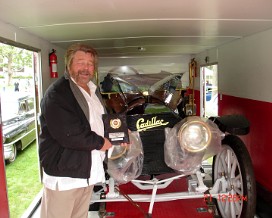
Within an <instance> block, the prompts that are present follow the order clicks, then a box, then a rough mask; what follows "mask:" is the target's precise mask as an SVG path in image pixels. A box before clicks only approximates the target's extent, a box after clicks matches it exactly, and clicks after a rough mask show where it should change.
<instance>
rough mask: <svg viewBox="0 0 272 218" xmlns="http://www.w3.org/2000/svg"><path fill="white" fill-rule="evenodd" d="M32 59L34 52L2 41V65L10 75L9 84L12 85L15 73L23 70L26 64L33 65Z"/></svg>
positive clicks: (0, 55)
mask: <svg viewBox="0 0 272 218" xmlns="http://www.w3.org/2000/svg"><path fill="white" fill-rule="evenodd" d="M32 61H33V56H32V52H30V51H28V50H25V49H22V48H18V47H15V46H12V45H6V44H2V43H0V67H1V68H3V72H4V74H7V75H8V85H11V82H12V76H13V74H14V73H15V72H20V71H22V70H23V69H24V67H25V66H27V67H32V64H33V63H32Z"/></svg>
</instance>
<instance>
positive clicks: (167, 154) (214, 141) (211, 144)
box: [164, 116, 224, 175]
mask: <svg viewBox="0 0 272 218" xmlns="http://www.w3.org/2000/svg"><path fill="white" fill-rule="evenodd" d="M190 122H200V123H203V125H204V126H206V127H207V128H208V129H209V130H210V132H209V134H210V137H211V138H210V139H209V140H208V143H207V146H204V147H203V150H199V151H197V152H192V151H191V150H188V149H186V148H184V147H183V146H182V145H181V143H180V139H179V137H178V133H179V131H180V129H181V128H182V127H183V126H184V125H185V124H188V123H190ZM223 136H224V134H223V133H222V132H221V131H220V130H219V128H218V127H217V125H216V124H215V123H213V122H212V121H211V120H208V119H204V118H200V117H194V116H193V117H188V118H185V119H183V120H182V121H180V122H179V123H177V124H176V125H175V126H174V127H173V128H166V129H165V143H164V158H165V163H166V164H167V166H169V167H170V168H172V169H174V170H175V171H177V172H178V173H181V174H185V175H189V174H192V173H194V172H195V171H196V170H197V169H199V167H200V166H201V163H202V161H203V160H206V159H208V158H209V157H212V156H214V155H216V154H217V153H219V152H220V150H221V147H222V145H221V140H222V139H223Z"/></svg>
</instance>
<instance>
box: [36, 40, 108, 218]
mask: <svg viewBox="0 0 272 218" xmlns="http://www.w3.org/2000/svg"><path fill="white" fill-rule="evenodd" d="M65 65H66V72H65V75H64V76H63V77H62V78H60V79H58V80H57V81H56V82H55V83H53V84H52V85H51V86H50V87H49V88H48V90H47V92H46V93H45V96H44V98H43V99H42V101H41V117H40V122H41V134H40V140H39V142H40V143H39V157H40V162H41V166H42V168H43V184H44V192H43V197H42V205H41V218H60V217H65V218H69V217H76V218H81V217H84V218H86V217H88V208H89V202H90V199H91V193H92V189H93V185H94V184H96V183H99V182H104V180H105V178H104V169H103V160H104V157H105V151H106V150H108V149H109V148H111V147H112V144H111V143H110V141H109V140H108V139H107V138H104V126H103V121H102V114H104V113H105V112H106V111H105V108H104V107H103V104H102V98H101V96H100V94H99V92H98V91H99V90H98V89H97V87H96V85H95V84H94V83H93V82H92V81H91V79H93V77H94V72H95V71H96V70H97V53H96V51H95V50H94V49H93V48H92V47H89V46H86V45H82V44H74V45H72V46H71V47H70V48H68V50H67V52H66V55H65Z"/></svg>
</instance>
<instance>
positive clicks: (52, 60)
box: [49, 49, 58, 78]
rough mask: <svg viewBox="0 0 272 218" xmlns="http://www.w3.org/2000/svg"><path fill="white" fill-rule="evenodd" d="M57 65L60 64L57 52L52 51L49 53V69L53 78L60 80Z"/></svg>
mask: <svg viewBox="0 0 272 218" xmlns="http://www.w3.org/2000/svg"><path fill="white" fill-rule="evenodd" d="M57 63H58V58H57V55H56V50H55V49H52V52H51V53H49V67H50V77H51V78H58V69H57Z"/></svg>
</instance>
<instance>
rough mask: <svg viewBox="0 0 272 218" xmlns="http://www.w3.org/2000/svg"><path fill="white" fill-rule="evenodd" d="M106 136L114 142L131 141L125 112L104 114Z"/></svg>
mask: <svg viewBox="0 0 272 218" xmlns="http://www.w3.org/2000/svg"><path fill="white" fill-rule="evenodd" d="M103 122H104V130H105V137H106V138H108V139H109V140H110V142H111V143H112V144H120V143H122V142H124V143H129V137H128V127H127V118H126V115H125V114H103Z"/></svg>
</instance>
